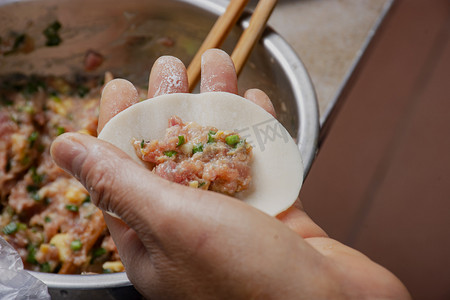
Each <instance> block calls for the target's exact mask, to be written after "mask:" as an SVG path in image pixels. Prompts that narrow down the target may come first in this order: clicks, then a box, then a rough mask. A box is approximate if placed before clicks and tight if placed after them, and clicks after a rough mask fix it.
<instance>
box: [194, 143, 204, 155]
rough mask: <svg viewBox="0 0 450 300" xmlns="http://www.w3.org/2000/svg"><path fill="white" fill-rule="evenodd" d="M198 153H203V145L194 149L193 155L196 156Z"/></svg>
mask: <svg viewBox="0 0 450 300" xmlns="http://www.w3.org/2000/svg"><path fill="white" fill-rule="evenodd" d="M197 152H203V144H201V143H200V144H197V145H195V146H194V147H193V148H192V154H195V153H197Z"/></svg>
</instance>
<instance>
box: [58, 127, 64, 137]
mask: <svg viewBox="0 0 450 300" xmlns="http://www.w3.org/2000/svg"><path fill="white" fill-rule="evenodd" d="M64 132H66V129H65V128H64V127H62V126H58V127H56V136H58V135H61V134H63V133H64Z"/></svg>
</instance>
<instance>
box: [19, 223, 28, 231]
mask: <svg viewBox="0 0 450 300" xmlns="http://www.w3.org/2000/svg"><path fill="white" fill-rule="evenodd" d="M26 229H27V224H25V223H17V230H26Z"/></svg>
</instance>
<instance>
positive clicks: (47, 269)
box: [39, 262, 52, 273]
mask: <svg viewBox="0 0 450 300" xmlns="http://www.w3.org/2000/svg"><path fill="white" fill-rule="evenodd" d="M39 270H40V271H41V272H44V273H50V272H51V271H52V268H51V267H50V264H49V263H48V262H45V263H43V264H41V265H40V268H39Z"/></svg>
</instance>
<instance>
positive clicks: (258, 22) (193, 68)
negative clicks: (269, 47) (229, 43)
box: [187, 0, 277, 91]
mask: <svg viewBox="0 0 450 300" xmlns="http://www.w3.org/2000/svg"><path fill="white" fill-rule="evenodd" d="M248 1H249V0H231V1H230V3H229V4H228V6H227V9H226V10H225V13H224V14H223V15H221V16H220V17H219V18H218V19H217V21H216V23H215V24H214V26H213V27H212V28H211V31H210V32H209V33H208V35H207V36H206V38H205V40H204V41H203V44H202V45H201V46H200V48H199V50H198V51H197V53H196V54H195V56H194V58H193V59H192V62H191V64H190V65H189V67H188V69H187V74H188V80H189V91H192V90H193V89H194V88H195V86H196V85H197V83H198V81H199V79H200V69H201V57H202V55H203V53H204V52H205V51H206V50H208V49H211V48H219V47H220V46H221V45H222V43H223V42H224V41H225V39H226V37H227V36H228V34H229V33H230V31H231V29H232V28H233V26H234V25H235V24H236V22H237V21H238V19H239V17H240V16H241V14H242V12H243V11H244V8H245V6H246V5H247V3H248ZM276 3H277V0H260V1H259V2H258V4H257V5H256V8H255V10H254V12H253V15H252V17H251V18H250V23H249V25H248V27H247V28H246V29H245V30H244V32H243V33H242V35H241V37H240V38H239V41H238V43H237V44H236V46H235V48H234V50H233V53H232V54H231V59H232V60H233V62H234V66H235V68H236V73H237V74H238V75H239V73H240V72H241V70H242V68H243V67H244V64H245V62H246V61H247V59H248V57H249V56H250V53H251V51H252V49H253V47H254V46H255V44H256V42H257V41H258V39H259V38H260V36H261V34H262V32H263V30H264V27H265V25H266V23H267V21H268V20H269V17H270V15H271V14H272V11H273V9H274V8H275V5H276Z"/></svg>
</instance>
